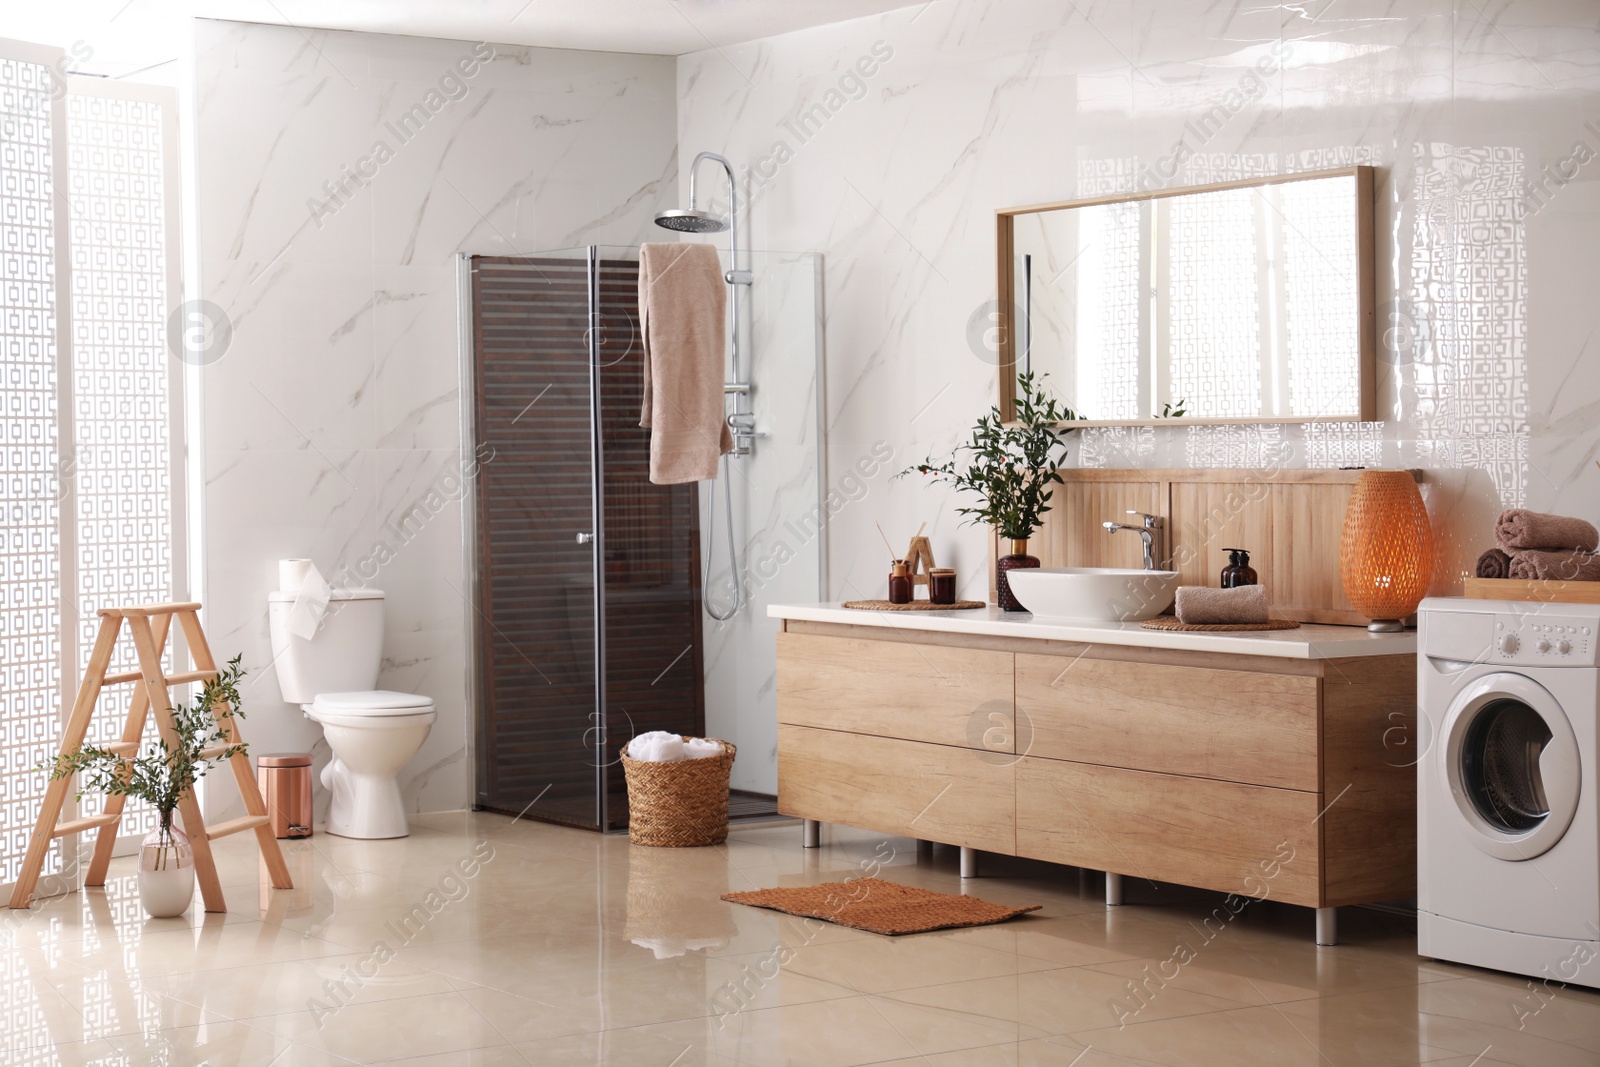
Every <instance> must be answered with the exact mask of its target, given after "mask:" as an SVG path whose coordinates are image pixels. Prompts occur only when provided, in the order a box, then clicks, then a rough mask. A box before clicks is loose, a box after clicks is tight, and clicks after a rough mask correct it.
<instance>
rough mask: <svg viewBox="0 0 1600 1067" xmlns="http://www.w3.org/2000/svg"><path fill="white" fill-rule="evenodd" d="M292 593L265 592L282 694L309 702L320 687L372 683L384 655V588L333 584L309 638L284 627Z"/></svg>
mask: <svg viewBox="0 0 1600 1067" xmlns="http://www.w3.org/2000/svg"><path fill="white" fill-rule="evenodd" d="M294 598H295V595H294V594H293V593H272V594H271V595H269V596H268V598H267V600H268V604H267V610H268V617H269V625H270V628H271V630H272V655H273V662H274V665H275V668H276V670H277V672H278V688H279V689H280V690H282V692H283V699H284V700H287V701H288V702H289V703H291V704H309V703H311V702H312V701H313V700H315V699H316V698H317V694H319V693H358V692H368V691H371V690H373V689H376V688H377V687H378V664H379V662H380V660H381V659H382V656H383V592H382V591H381V590H378V589H336V590H334V592H333V595H332V596H330V597H329V598H328V611H327V614H325V615H324V616H323V617H322V625H321V626H320V627H318V629H317V632H316V633H315V634H314V635H313V636H312V637H311V639H310V640H309V641H308V640H306V639H305V638H303V637H298V636H296V635H295V634H293V633H291V632H290V630H289V612H290V609H291V608H293V607H294Z"/></svg>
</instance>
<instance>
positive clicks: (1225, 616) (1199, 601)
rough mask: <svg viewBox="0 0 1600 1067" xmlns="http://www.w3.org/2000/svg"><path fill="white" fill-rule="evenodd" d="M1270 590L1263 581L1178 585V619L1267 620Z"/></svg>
mask: <svg viewBox="0 0 1600 1067" xmlns="http://www.w3.org/2000/svg"><path fill="white" fill-rule="evenodd" d="M1267 618H1268V616H1267V594H1266V591H1265V590H1264V589H1262V588H1261V587H1260V586H1259V585H1241V586H1239V587H1237V588H1235V589H1212V588H1210V587H1208V586H1204V585H1181V586H1179V587H1178V621H1179V622H1186V623H1188V624H1189V625H1191V626H1200V625H1207V624H1209V625H1216V624H1218V623H1251V622H1266V621H1267Z"/></svg>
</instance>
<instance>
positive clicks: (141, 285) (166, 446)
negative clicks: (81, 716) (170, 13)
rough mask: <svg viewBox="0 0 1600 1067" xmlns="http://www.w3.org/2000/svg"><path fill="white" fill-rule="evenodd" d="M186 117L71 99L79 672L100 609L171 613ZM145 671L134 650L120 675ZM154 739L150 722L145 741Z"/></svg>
mask: <svg viewBox="0 0 1600 1067" xmlns="http://www.w3.org/2000/svg"><path fill="white" fill-rule="evenodd" d="M80 82H81V84H80ZM113 93H115V94H117V95H111V94H113ZM175 104H176V101H175V100H174V99H173V97H172V94H171V93H170V91H168V90H164V89H156V88H153V87H148V86H126V85H120V84H118V83H116V82H105V81H100V80H94V81H88V80H86V79H79V80H78V81H75V82H74V84H73V86H72V92H71V93H70V94H69V95H68V97H67V154H68V167H67V169H68V189H69V197H68V199H69V201H70V204H71V208H70V213H69V219H68V231H69V233H70V239H69V245H70V248H71V257H72V304H71V318H72V365H73V374H72V408H73V419H72V429H73V446H74V447H73V451H72V454H71V456H72V458H71V482H72V485H73V487H74V490H75V492H74V495H73V500H74V504H75V507H74V511H75V516H74V517H75V520H76V522H75V525H76V530H77V545H76V548H77V551H76V556H77V561H78V566H77V575H76V577H77V592H78V598H77V599H78V649H79V660H80V662H81V661H82V660H83V659H84V658H86V657H87V655H88V651H89V648H90V647H91V646H92V645H93V643H94V635H95V631H96V629H98V626H99V618H98V615H97V613H98V612H99V610H100V609H101V608H104V607H109V606H113V605H117V604H148V603H153V602H159V601H163V600H167V599H169V598H170V597H171V596H172V594H173V593H174V591H175V589H176V588H177V584H176V582H175V579H176V578H177V577H178V576H177V575H175V574H174V571H173V560H174V550H175V545H177V544H178V542H177V540H176V537H175V535H176V534H177V533H178V524H177V523H175V522H174V501H175V499H176V495H175V494H174V492H173V487H174V481H175V478H174V469H173V467H174V453H173V448H172V443H173V440H174V437H175V431H176V426H175V423H174V418H175V416H176V414H177V412H176V410H175V404H174V401H175V399H176V394H177V390H175V389H174V388H173V387H172V385H173V381H172V379H173V366H174V361H173V359H172V357H171V356H170V355H169V354H168V351H167V340H166V319H167V312H168V309H169V308H170V307H171V306H172V300H173V297H174V296H175V295H176V290H177V288H178V286H177V284H176V281H175V275H176V270H175V269H174V268H175V265H176V262H177V255H176V251H177V250H176V249H175V248H174V247H173V246H174V245H176V243H177V242H176V241H175V240H173V238H172V234H173V232H174V231H175V229H176V226H175V223H176V219H175V217H174V216H175V214H176V210H177V205H176V203H175V197H174V196H173V195H172V193H171V189H172V187H173V186H174V185H175V182H173V181H171V180H170V179H171V178H173V177H175V175H172V174H171V173H170V170H171V168H170V167H169V166H168V165H167V161H168V159H169V158H171V159H172V162H173V165H174V166H175V164H176V159H175V157H173V155H172V153H171V151H170V148H171V146H172V143H173V130H172V127H173V125H174V121H175V116H174V110H175ZM169 251H170V254H169ZM137 667H138V661H137V657H136V656H135V655H134V652H133V646H132V643H131V642H126V641H124V642H123V643H122V644H121V645H120V646H119V647H118V650H117V658H116V659H115V660H113V663H112V669H113V670H134V669H137ZM132 693H133V690H132V687H129V686H124V687H119V688H117V689H115V690H112V691H109V692H107V693H106V694H105V695H104V696H102V697H101V699H100V709H99V718H98V719H97V720H96V721H95V723H94V727H93V729H92V732H91V734H90V737H91V738H92V739H98V740H105V741H110V740H114V739H115V738H117V737H119V736H120V735H121V732H122V726H121V720H122V718H123V716H124V714H126V711H127V706H128V700H129V698H130V697H131V696H132ZM155 734H156V731H155V724H154V722H153V721H152V722H149V723H147V724H146V726H145V738H146V739H147V741H148V740H152V739H154V737H155ZM91 807H92V808H94V809H96V810H98V807H99V801H98V800H96V801H94V802H93V803H92V804H90V803H89V802H88V801H87V799H86V807H85V813H86V814H87V813H88V812H89V809H90V808H91ZM154 826H155V813H154V811H153V810H152V809H151V808H149V807H148V806H147V805H144V804H133V803H130V804H129V806H128V808H127V809H126V814H125V815H124V817H123V820H122V825H121V833H122V835H123V836H124V837H127V836H131V835H133V834H138V835H139V836H143V834H144V833H146V832H148V831H149V830H151V829H153V828H154Z"/></svg>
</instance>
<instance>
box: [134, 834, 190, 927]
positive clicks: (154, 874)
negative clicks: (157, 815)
mask: <svg viewBox="0 0 1600 1067" xmlns="http://www.w3.org/2000/svg"><path fill="white" fill-rule="evenodd" d="M193 899H194V851H193V849H191V848H190V847H189V838H188V837H187V836H185V834H184V832H183V831H182V830H180V829H178V828H177V827H176V826H169V827H166V828H165V829H163V828H161V827H157V828H156V829H154V830H151V831H150V834H149V836H147V837H146V838H145V839H144V841H143V842H141V843H140V845H139V903H141V904H143V905H144V910H145V911H146V912H148V913H149V914H150V916H151V918H155V919H171V918H174V917H175V916H178V915H182V914H183V913H184V912H186V911H188V910H189V903H190V901H192V900H193Z"/></svg>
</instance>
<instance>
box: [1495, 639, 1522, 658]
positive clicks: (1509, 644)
mask: <svg viewBox="0 0 1600 1067" xmlns="http://www.w3.org/2000/svg"><path fill="white" fill-rule="evenodd" d="M1521 647H1522V642H1521V641H1520V640H1519V639H1518V638H1517V635H1516V634H1503V635H1502V636H1501V638H1500V651H1501V652H1504V653H1505V654H1506V655H1508V656H1510V655H1513V654H1514V653H1515V652H1516V651H1517V649H1519V648H1521Z"/></svg>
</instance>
